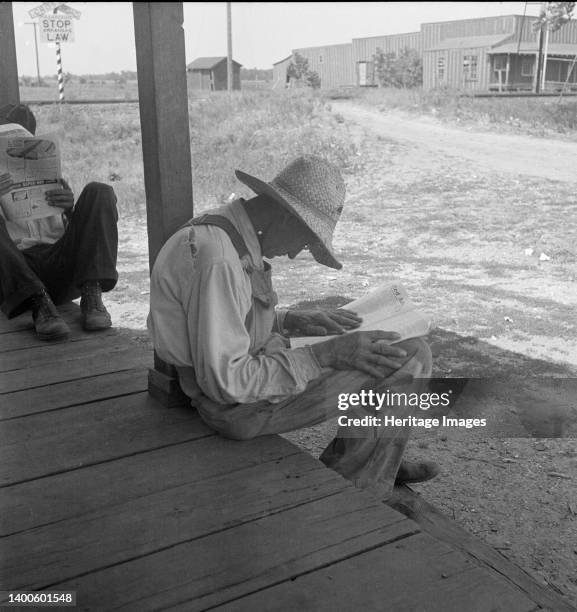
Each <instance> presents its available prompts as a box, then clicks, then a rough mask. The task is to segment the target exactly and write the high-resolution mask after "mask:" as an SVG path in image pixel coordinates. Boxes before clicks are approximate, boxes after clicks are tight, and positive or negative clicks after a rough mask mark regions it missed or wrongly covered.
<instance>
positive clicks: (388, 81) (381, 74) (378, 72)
mask: <svg viewBox="0 0 577 612" xmlns="http://www.w3.org/2000/svg"><path fill="white" fill-rule="evenodd" d="M396 57H397V56H396V55H395V54H394V53H393V52H392V51H389V52H387V53H385V52H384V51H383V50H382V49H381V48H380V47H377V50H376V52H375V54H374V56H373V65H374V67H375V76H376V77H377V82H378V84H379V85H380V86H381V87H396V81H397V74H396V66H395V60H396Z"/></svg>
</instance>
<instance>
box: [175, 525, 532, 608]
mask: <svg viewBox="0 0 577 612" xmlns="http://www.w3.org/2000/svg"><path fill="white" fill-rule="evenodd" d="M173 609H176V610H187V609H191V608H188V607H187V604H186V603H184V604H183V605H182V606H180V607H177V608H173ZM217 609H218V610H227V612H228V611H230V612H232V611H235V612H237V611H238V612H240V611H244V610H246V611H249V610H250V611H251V612H252V611H254V610H266V611H267V612H273V611H279V612H280V611H285V610H314V611H315V612H324V611H327V612H328V611H331V612H333V611H334V610H394V611H395V612H419V611H423V612H425V611H426V612H463V611H466V612H495V611H502V612H531V611H532V610H535V604H534V602H532V601H531V600H530V599H529V598H528V597H526V596H525V595H524V594H523V593H521V592H520V591H519V590H518V589H516V588H515V587H513V586H511V585H509V584H507V583H506V582H505V581H503V580H500V579H499V576H496V575H491V574H490V573H489V572H488V571H487V570H485V569H484V568H481V567H479V566H477V565H475V564H474V562H473V561H472V560H471V559H467V558H466V557H465V556H464V555H462V554H461V553H459V552H457V551H454V550H450V549H447V547H445V546H439V542H438V540H435V539H434V538H432V537H430V536H428V535H427V534H417V535H414V536H412V537H410V538H406V539H404V540H402V541H400V542H396V543H395V544H392V545H389V546H383V547H380V548H377V549H375V550H372V551H368V552H366V553H363V554H361V555H358V556H356V557H354V558H352V559H346V560H344V561H342V562H340V563H336V564H334V565H331V566H330V567H325V568H323V569H320V570H319V571H315V572H312V573H309V574H307V575H303V576H300V577H298V578H296V579H295V580H288V581H285V582H283V583H282V584H279V585H278V586H274V587H272V588H268V589H264V590H262V591H260V592H257V593H255V594H254V595H251V596H248V597H245V598H243V599H239V600H237V601H234V602H229V603H227V604H226V605H224V606H222V607H220V608H217Z"/></svg>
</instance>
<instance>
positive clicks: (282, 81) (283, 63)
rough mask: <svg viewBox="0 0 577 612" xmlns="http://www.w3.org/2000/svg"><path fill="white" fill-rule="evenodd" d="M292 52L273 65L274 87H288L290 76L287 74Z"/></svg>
mask: <svg viewBox="0 0 577 612" xmlns="http://www.w3.org/2000/svg"><path fill="white" fill-rule="evenodd" d="M292 59H293V56H292V54H291V55H289V56H288V57H285V58H284V59H282V60H279V61H278V62H275V63H274V64H273V65H272V89H282V88H283V87H288V85H289V78H288V76H287V68H288V67H289V65H290V63H291V62H292Z"/></svg>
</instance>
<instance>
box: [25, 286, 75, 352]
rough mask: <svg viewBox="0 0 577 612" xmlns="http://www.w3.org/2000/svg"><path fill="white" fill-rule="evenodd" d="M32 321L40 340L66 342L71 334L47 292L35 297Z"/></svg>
mask: <svg viewBox="0 0 577 612" xmlns="http://www.w3.org/2000/svg"><path fill="white" fill-rule="evenodd" d="M31 302H32V319H33V321H34V329H35V330H36V335H37V336H38V338H40V340H65V339H66V338H67V337H68V335H69V334H70V328H69V327H68V325H66V323H65V322H64V320H63V319H62V317H61V316H60V315H59V314H58V311H57V310H56V306H54V303H53V302H52V300H51V299H50V297H49V295H48V294H47V293H46V291H43V292H42V293H39V294H37V295H33V296H32V298H31Z"/></svg>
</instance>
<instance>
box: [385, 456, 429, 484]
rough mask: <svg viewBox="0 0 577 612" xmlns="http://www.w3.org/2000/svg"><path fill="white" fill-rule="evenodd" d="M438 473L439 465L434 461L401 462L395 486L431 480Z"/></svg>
mask: <svg viewBox="0 0 577 612" xmlns="http://www.w3.org/2000/svg"><path fill="white" fill-rule="evenodd" d="M439 472H440V468H439V465H438V464H437V463H435V462H434V461H420V462H418V463H416V462H412V461H401V465H400V466H399V471H398V472H397V478H396V480H395V484H411V483H415V482H425V481H426V480H431V478H434V477H435V476H436V475H437V474H438V473H439Z"/></svg>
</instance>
